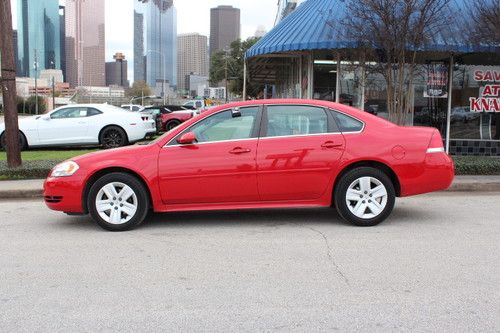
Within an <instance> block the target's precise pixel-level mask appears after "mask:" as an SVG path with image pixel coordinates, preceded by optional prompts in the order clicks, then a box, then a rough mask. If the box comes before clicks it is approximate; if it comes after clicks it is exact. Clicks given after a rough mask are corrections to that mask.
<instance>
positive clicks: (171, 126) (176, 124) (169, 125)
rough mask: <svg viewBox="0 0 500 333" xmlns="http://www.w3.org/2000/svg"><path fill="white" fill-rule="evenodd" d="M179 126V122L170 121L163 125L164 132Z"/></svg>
mask: <svg viewBox="0 0 500 333" xmlns="http://www.w3.org/2000/svg"><path fill="white" fill-rule="evenodd" d="M180 124H181V122H180V121H178V120H170V121H169V122H168V123H166V124H165V131H167V132H168V131H170V130H171V129H172V128H174V127H177V126H179V125H180Z"/></svg>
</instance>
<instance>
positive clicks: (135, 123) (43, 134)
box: [0, 104, 151, 149]
mask: <svg viewBox="0 0 500 333" xmlns="http://www.w3.org/2000/svg"><path fill="white" fill-rule="evenodd" d="M147 126H151V124H149V123H145V122H143V121H142V119H141V117H140V115H139V114H138V113H134V112H128V111H124V110H123V109H121V108H118V107H115V106H112V105H108V104H72V105H67V106H63V107H59V108H57V109H55V110H53V111H52V112H49V113H47V114H44V115H38V116H33V117H26V118H22V119H19V131H20V133H19V134H20V135H19V140H20V143H21V147H23V148H25V149H26V148H30V147H40V146H67V145H91V144H92V145H93V144H100V145H102V146H103V147H105V148H114V147H120V146H125V145H127V144H129V143H133V142H135V141H138V140H142V139H143V138H144V137H145V136H146V134H147V132H148V131H150V128H148V127H147ZM4 130H5V125H4V124H0V143H1V145H2V148H3V149H5V145H6V140H5V133H4Z"/></svg>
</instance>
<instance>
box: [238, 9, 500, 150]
mask: <svg viewBox="0 0 500 333" xmlns="http://www.w3.org/2000/svg"><path fill="white" fill-rule="evenodd" d="M468 3H469V2H466V1H463V2H460V1H456V2H450V4H449V6H450V8H447V10H449V12H452V11H454V10H459V11H461V12H463V13H464V16H463V17H464V18H470V17H472V16H473V15H472V14H473V12H472V11H471V10H470V8H469V7H468V6H467V4H468ZM343 6H345V3H343V2H337V1H334V0H308V1H305V2H303V3H302V4H301V5H300V6H298V7H297V9H295V10H294V11H292V12H291V13H290V14H288V16H286V17H285V18H284V19H283V20H282V21H281V22H280V24H278V25H276V26H275V27H274V29H272V30H271V31H270V32H268V33H267V34H266V35H265V36H264V37H263V38H262V39H260V40H259V41H258V42H257V43H256V44H255V45H254V46H253V47H251V48H250V49H249V50H248V51H247V52H246V54H245V58H246V59H245V63H246V68H247V72H246V74H247V77H248V78H249V81H250V82H251V83H254V84H261V85H263V86H264V85H267V86H268V87H271V88H270V89H268V90H271V91H272V93H271V94H272V96H269V97H272V98H308V99H321V100H328V101H333V102H337V103H342V104H346V105H349V106H353V107H355V108H357V109H360V110H364V111H366V112H369V113H371V114H374V115H377V116H379V117H382V118H385V119H391V108H390V107H389V103H390V100H389V98H388V95H389V93H388V92H390V91H391V90H393V88H392V87H393V86H390V85H389V84H388V80H387V78H386V77H385V76H384V73H385V72H384V71H383V70H381V69H384V68H387V64H386V63H384V62H383V61H384V60H383V59H382V60H381V59H380V58H378V57H377V54H378V53H377V52H370V53H361V52H359V51H360V50H359V49H358V45H359V43H358V41H356V40H350V39H348V38H342V37H343V36H342V35H341V34H333V35H332V26H335V24H332V22H334V23H337V22H342V20H343V15H346V8H344V7H343ZM319 12H327V13H332V14H331V15H329V16H328V18H327V17H326V16H321V15H320V16H318V13H319ZM473 24H474V22H470V21H468V20H465V19H464V20H462V21H461V22H460V25H461V26H460V27H459V29H457V31H459V32H460V31H473ZM339 25H340V24H339ZM341 28H342V27H339V29H341ZM443 29H449V30H444V31H436V32H435V33H436V35H437V36H434V39H431V40H430V41H429V43H428V44H425V45H423V46H422V47H421V48H420V49H419V51H417V52H416V55H415V63H413V64H409V63H406V64H402V65H401V66H402V67H401V68H402V69H401V71H400V73H401V75H402V76H404V75H407V73H409V72H410V71H409V69H410V68H411V69H412V71H413V77H412V81H411V85H410V87H409V89H407V91H406V92H405V96H404V99H405V100H407V101H409V103H408V104H407V105H408V111H406V112H404V113H403V112H399V114H403V116H404V118H400V119H404V121H403V122H401V123H404V124H406V125H417V126H430V127H435V128H437V129H438V130H439V131H440V132H441V135H442V137H443V138H445V146H446V149H447V151H449V152H450V153H451V154H456V155H485V156H500V99H499V92H500V89H497V88H495V87H497V85H498V82H500V57H499V56H498V55H499V54H500V45H499V44H490V43H486V42H483V43H479V44H474V43H472V42H470V41H469V40H466V39H460V36H464V35H463V34H462V33H461V32H460V33H459V35H458V36H457V35H453V34H452V33H453V31H454V30H452V29H451V28H450V27H448V26H447V27H445V28H443ZM297 31H301V32H303V33H301V34H297V33H296V32H297ZM332 36H336V37H337V38H339V39H336V38H334V37H332ZM450 36H451V37H450ZM360 54H365V55H366V57H362V56H360ZM410 66H411V67H410ZM392 84H394V83H392ZM264 95H266V96H267V94H266V93H265V92H264ZM405 110H406V109H405ZM394 113H395V112H394V109H393V110H392V114H393V115H394ZM393 119H394V118H393ZM402 139H404V138H402Z"/></svg>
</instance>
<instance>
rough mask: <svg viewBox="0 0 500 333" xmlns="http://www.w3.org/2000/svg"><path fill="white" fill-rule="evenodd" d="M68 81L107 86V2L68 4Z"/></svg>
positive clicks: (90, 0)
mask: <svg viewBox="0 0 500 333" xmlns="http://www.w3.org/2000/svg"><path fill="white" fill-rule="evenodd" d="M65 16H66V24H65V27H66V75H67V78H66V81H68V82H69V83H70V85H71V86H72V87H76V86H104V85H105V81H106V77H105V69H104V66H105V60H104V51H105V44H104V43H105V35H104V1H102V0H66V10H65Z"/></svg>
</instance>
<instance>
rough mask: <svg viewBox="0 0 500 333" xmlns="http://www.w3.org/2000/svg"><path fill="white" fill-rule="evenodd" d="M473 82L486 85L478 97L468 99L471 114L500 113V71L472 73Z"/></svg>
mask: <svg viewBox="0 0 500 333" xmlns="http://www.w3.org/2000/svg"><path fill="white" fill-rule="evenodd" d="M474 81H477V82H488V84H486V85H485V86H484V88H483V89H482V92H481V94H480V97H470V98H469V102H470V110H471V111H472V112H500V97H499V95H500V71H496V70H488V71H482V70H477V71H474ZM490 82H495V83H490Z"/></svg>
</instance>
